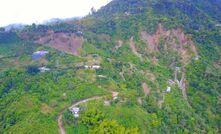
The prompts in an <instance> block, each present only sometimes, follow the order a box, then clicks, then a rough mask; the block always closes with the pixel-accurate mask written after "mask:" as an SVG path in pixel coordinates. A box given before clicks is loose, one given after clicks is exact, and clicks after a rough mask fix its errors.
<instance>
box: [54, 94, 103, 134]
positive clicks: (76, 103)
mask: <svg viewBox="0 0 221 134" xmlns="http://www.w3.org/2000/svg"><path fill="white" fill-rule="evenodd" d="M102 98H103V96H94V97H91V98H88V99H84V100H81V101H78V102H75V103H73V104H72V105H71V106H70V108H72V107H76V106H78V105H80V104H83V103H86V102H88V101H92V100H99V99H102ZM64 111H65V110H63V111H61V112H60V113H59V114H58V119H57V122H58V129H59V133H60V134H66V133H65V129H64V127H63V123H62V114H63V113H64Z"/></svg>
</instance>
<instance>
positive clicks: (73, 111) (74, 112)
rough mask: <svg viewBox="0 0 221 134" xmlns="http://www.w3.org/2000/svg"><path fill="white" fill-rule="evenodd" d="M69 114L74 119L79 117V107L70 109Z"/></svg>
mask: <svg viewBox="0 0 221 134" xmlns="http://www.w3.org/2000/svg"><path fill="white" fill-rule="evenodd" d="M70 111H71V113H72V114H73V115H74V117H75V118H78V117H79V112H80V108H79V107H73V108H71V109H70Z"/></svg>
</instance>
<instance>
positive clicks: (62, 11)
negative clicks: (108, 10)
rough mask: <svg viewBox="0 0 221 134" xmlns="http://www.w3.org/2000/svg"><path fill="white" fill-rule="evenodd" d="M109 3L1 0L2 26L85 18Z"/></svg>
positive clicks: (76, 0)
mask: <svg viewBox="0 0 221 134" xmlns="http://www.w3.org/2000/svg"><path fill="white" fill-rule="evenodd" d="M108 2H110V0H0V4H1V8H0V26H5V25H8V24H11V23H25V24H31V23H33V22H42V21H44V20H48V19H51V18H70V17H75V16H85V15H87V14H88V13H89V12H90V9H91V7H95V9H99V8H100V7H101V6H104V5H106V4H107V3H108Z"/></svg>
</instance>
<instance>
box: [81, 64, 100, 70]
mask: <svg viewBox="0 0 221 134" xmlns="http://www.w3.org/2000/svg"><path fill="white" fill-rule="evenodd" d="M84 68H85V69H100V68H101V66H99V65H92V66H89V65H85V66H84Z"/></svg>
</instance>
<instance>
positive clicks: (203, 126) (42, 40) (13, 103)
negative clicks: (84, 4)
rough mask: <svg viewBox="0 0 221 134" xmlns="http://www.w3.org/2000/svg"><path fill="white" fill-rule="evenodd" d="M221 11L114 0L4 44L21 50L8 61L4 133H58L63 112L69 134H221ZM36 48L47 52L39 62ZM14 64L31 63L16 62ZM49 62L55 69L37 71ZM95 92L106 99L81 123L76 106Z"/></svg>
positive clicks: (215, 1)
mask: <svg viewBox="0 0 221 134" xmlns="http://www.w3.org/2000/svg"><path fill="white" fill-rule="evenodd" d="M220 5H221V2H220V1H219V0H204V1H200V0H196V1H191V0H113V1H112V2H110V3H109V4H108V5H107V6H105V7H103V8H101V9H100V10H99V11H97V12H95V13H93V14H92V15H88V16H87V17H85V18H83V19H81V20H77V21H70V22H68V23H66V22H59V23H56V24H53V25H38V26H36V25H34V24H33V25H32V26H27V27H25V28H24V29H22V30H18V31H16V32H17V34H18V36H19V37H20V38H21V39H22V40H19V41H17V40H14V41H13V39H9V40H7V41H6V42H2V43H1V41H2V40H0V43H1V45H2V46H4V48H2V47H1V48H0V52H5V53H6V55H7V54H9V52H10V54H9V55H11V54H13V53H15V52H21V53H22V54H16V55H14V57H7V58H6V59H4V62H0V82H1V83H2V84H0V102H1V105H0V133H14V132H16V133H59V129H58V128H57V124H56V123H57V122H56V118H57V116H58V115H59V117H61V115H60V114H59V113H63V111H64V113H63V115H62V117H63V119H62V121H63V127H64V129H65V131H66V133H103V131H105V130H106V131H110V132H113V133H119V132H122V133H133V134H136V133H142V134H146V133H220V130H221V128H220V126H221V124H220V122H221V116H220V115H221V109H220V108H221V99H220V96H221V91H220V89H221V85H220V83H221V79H220V74H221V60H220V59H221V53H220V52H221V47H220V45H221V44H220V42H221V34H220V31H221V28H220V27H219V24H220V23H221V21H220V20H219V19H220V14H219V12H220V11H221V8H220ZM79 33H81V34H79ZM82 33H83V34H82ZM14 34H15V33H13V35H14ZM2 35H3V36H1V35H0V39H1V37H4V36H5V33H4V32H3V34H2ZM15 35H16V34H15ZM10 37H13V36H11V35H10ZM16 38H17V37H16ZM8 42H9V44H13V50H12V51H9V50H10V48H11V47H9V46H8ZM12 42H13V43H12ZM27 42H29V43H27ZM30 42H32V43H33V44H32V43H30ZM35 43H37V44H35ZM27 45H28V46H29V48H28V47H27ZM14 46H16V47H14ZM19 46H23V47H19ZM21 48H22V49H21ZM25 48H27V49H25ZM53 48H55V49H56V50H55V49H53ZM20 50H25V52H24V51H20ZM38 50H47V51H48V52H49V54H48V55H46V56H45V57H43V58H42V59H40V60H32V59H31V55H32V53H33V52H35V51H38ZM64 52H66V53H69V54H70V55H69V54H66V53H64ZM1 55H2V54H0V56H1ZM15 58H16V59H17V63H20V64H21V63H23V64H22V65H20V64H13V65H11V64H9V62H8V61H9V60H12V61H14V60H15ZM0 61H3V60H2V59H1V58H0ZM1 64H2V65H1ZM42 66H46V67H48V68H50V71H48V72H44V73H40V72H38V71H35V69H36V68H38V67H42ZM95 66H96V68H93V67H95ZM113 91H115V93H117V94H115V95H114V96H112V95H111V94H110V92H113ZM93 96H106V97H104V98H103V99H102V100H94V101H92V102H88V103H85V104H82V105H79V107H80V110H81V111H80V114H79V115H80V118H74V117H73V114H72V113H71V112H70V111H69V110H68V107H69V106H70V105H71V104H72V103H73V102H78V101H80V100H84V99H86V98H90V97H93ZM113 128H114V129H113ZM116 130H117V131H116Z"/></svg>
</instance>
